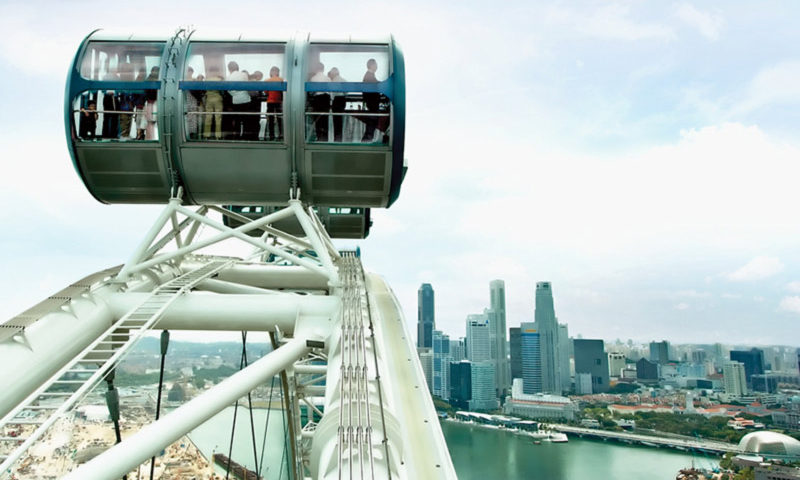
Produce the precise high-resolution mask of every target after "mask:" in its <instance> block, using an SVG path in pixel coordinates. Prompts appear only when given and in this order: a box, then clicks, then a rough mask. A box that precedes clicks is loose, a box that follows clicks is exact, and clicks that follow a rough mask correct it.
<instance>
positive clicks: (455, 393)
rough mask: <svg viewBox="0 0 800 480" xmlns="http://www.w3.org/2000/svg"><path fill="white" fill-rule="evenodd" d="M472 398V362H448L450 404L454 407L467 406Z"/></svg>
mask: <svg viewBox="0 0 800 480" xmlns="http://www.w3.org/2000/svg"><path fill="white" fill-rule="evenodd" d="M471 399H472V362H470V361H469V360H461V361H460V362H451V363H450V400H449V402H450V404H451V405H453V406H454V407H456V408H469V401H470V400H471Z"/></svg>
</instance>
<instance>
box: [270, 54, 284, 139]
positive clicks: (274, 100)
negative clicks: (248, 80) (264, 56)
mask: <svg viewBox="0 0 800 480" xmlns="http://www.w3.org/2000/svg"><path fill="white" fill-rule="evenodd" d="M267 81H268V82H282V81H283V78H281V71H280V69H279V68H278V67H272V68H270V69H269V78H268V79H267ZM267 114H268V115H267V131H268V132H269V139H270V141H274V140H275V122H276V121H277V123H278V138H277V140H278V141H281V140H283V92H279V91H276V90H270V91H269V92H267Z"/></svg>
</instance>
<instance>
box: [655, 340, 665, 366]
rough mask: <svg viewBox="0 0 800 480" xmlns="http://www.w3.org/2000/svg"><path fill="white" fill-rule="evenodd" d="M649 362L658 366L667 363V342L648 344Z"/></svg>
mask: <svg viewBox="0 0 800 480" xmlns="http://www.w3.org/2000/svg"><path fill="white" fill-rule="evenodd" d="M650 361H651V362H654V363H657V364H659V365H666V364H667V363H669V342H667V341H666V340H662V341H660V342H650Z"/></svg>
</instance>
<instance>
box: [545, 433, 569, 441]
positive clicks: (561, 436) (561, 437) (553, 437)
mask: <svg viewBox="0 0 800 480" xmlns="http://www.w3.org/2000/svg"><path fill="white" fill-rule="evenodd" d="M547 440H548V441H549V442H550V443H567V442H568V441H569V439H568V438H567V434H566V433H561V432H550V434H549V435H548V436H547Z"/></svg>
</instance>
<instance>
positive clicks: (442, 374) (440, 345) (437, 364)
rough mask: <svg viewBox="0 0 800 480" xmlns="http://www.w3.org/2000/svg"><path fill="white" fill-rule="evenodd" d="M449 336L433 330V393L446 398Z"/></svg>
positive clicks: (448, 371) (448, 393)
mask: <svg viewBox="0 0 800 480" xmlns="http://www.w3.org/2000/svg"><path fill="white" fill-rule="evenodd" d="M450 361H451V357H450V337H449V336H447V335H446V334H444V333H442V332H440V331H439V330H434V331H433V388H432V392H433V394H434V395H436V396H438V397H439V398H442V399H444V400H447V399H448V398H449V396H450V385H449V381H448V379H449V376H450Z"/></svg>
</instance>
